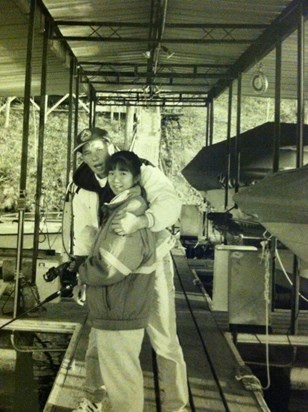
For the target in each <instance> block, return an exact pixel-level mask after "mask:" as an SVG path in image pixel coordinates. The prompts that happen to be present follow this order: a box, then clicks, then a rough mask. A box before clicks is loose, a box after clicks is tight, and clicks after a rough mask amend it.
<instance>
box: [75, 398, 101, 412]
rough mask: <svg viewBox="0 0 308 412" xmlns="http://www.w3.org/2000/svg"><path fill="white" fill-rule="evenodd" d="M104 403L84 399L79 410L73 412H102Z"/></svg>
mask: <svg viewBox="0 0 308 412" xmlns="http://www.w3.org/2000/svg"><path fill="white" fill-rule="evenodd" d="M101 410H102V403H101V402H96V403H94V402H91V401H89V400H88V399H87V398H83V399H82V400H81V401H80V403H79V406H78V408H77V409H73V410H72V412H101Z"/></svg>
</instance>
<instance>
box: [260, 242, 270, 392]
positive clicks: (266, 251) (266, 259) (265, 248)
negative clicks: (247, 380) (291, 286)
mask: <svg viewBox="0 0 308 412" xmlns="http://www.w3.org/2000/svg"><path fill="white" fill-rule="evenodd" d="M261 246H262V255H261V261H263V263H264V269H265V273H264V302H265V336H266V341H265V360H266V379H267V384H266V386H265V387H262V389H264V390H266V389H269V388H270V386H271V376H270V360H269V340H268V335H269V305H270V276H271V275H270V261H271V252H270V248H269V240H266V241H262V242H261Z"/></svg>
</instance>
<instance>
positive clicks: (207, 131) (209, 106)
mask: <svg viewBox="0 0 308 412" xmlns="http://www.w3.org/2000/svg"><path fill="white" fill-rule="evenodd" d="M210 109H211V103H208V104H207V107H206V135H205V146H206V147H207V146H208V145H209V130H210Z"/></svg>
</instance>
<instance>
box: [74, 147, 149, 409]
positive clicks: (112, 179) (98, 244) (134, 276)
mask: <svg viewBox="0 0 308 412" xmlns="http://www.w3.org/2000/svg"><path fill="white" fill-rule="evenodd" d="M140 167H141V161H140V159H139V158H138V156H137V155H136V154H134V153H133V152H129V151H119V152H116V153H115V154H113V155H112V156H111V157H110V158H109V159H108V161H107V172H108V184H109V186H110V189H111V190H112V192H113V193H114V194H115V197H114V198H113V199H112V201H111V202H110V203H107V204H105V205H104V206H103V207H104V214H103V215H104V219H103V220H104V221H103V224H102V226H101V228H100V231H99V233H98V235H97V237H96V240H95V242H94V246H93V248H92V252H91V254H90V256H88V258H87V259H86V261H85V262H84V263H83V264H82V265H81V266H80V268H79V282H80V283H81V284H85V285H86V295H87V300H86V302H87V303H86V304H87V307H88V310H89V318H88V320H89V323H90V325H91V327H92V328H91V332H90V336H89V346H88V352H89V353H91V350H92V349H94V348H95V350H97V351H98V360H99V365H100V372H101V376H102V381H101V383H104V385H105V386H106V389H107V392H108V395H109V399H110V402H111V404H112V407H113V411H114V412H142V411H143V403H144V396H143V376H142V370H141V367H140V361H139V355H140V350H141V344H142V340H143V336H144V328H145V327H146V326H147V321H148V317H149V311H150V307H151V297H152V294H153V290H154V274H155V239H154V237H153V234H152V232H150V230H149V229H140V230H138V231H137V232H135V233H133V234H131V235H127V236H120V235H118V234H116V233H115V232H114V230H113V229H112V222H113V219H114V217H115V215H116V214H117V213H118V212H120V211H123V210H125V211H128V212H130V213H133V214H135V215H136V216H140V215H142V214H144V212H145V210H146V209H147V207H148V206H147V203H146V201H145V199H144V197H143V196H142V194H141V188H140V186H139V184H138V182H139V179H140ZM96 379H97V378H96ZM96 384H97V382H96ZM97 405H98V409H97V410H99V408H100V405H99V404H97Z"/></svg>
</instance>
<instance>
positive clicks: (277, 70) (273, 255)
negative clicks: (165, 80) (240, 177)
mask: <svg viewBox="0 0 308 412" xmlns="http://www.w3.org/2000/svg"><path fill="white" fill-rule="evenodd" d="M281 51H282V50H281V40H280V39H279V40H278V41H277V42H276V65H275V123H274V141H273V173H276V172H278V170H279V148H280V137H281V127H280V114H281V110H280V109H281V107H280V106H281V55H282V53H281ZM276 248H277V239H276V238H275V237H274V236H273V237H272V239H271V243H270V249H271V276H272V281H271V284H272V303H271V307H272V310H274V309H275V302H276V290H275V285H276Z"/></svg>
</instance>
